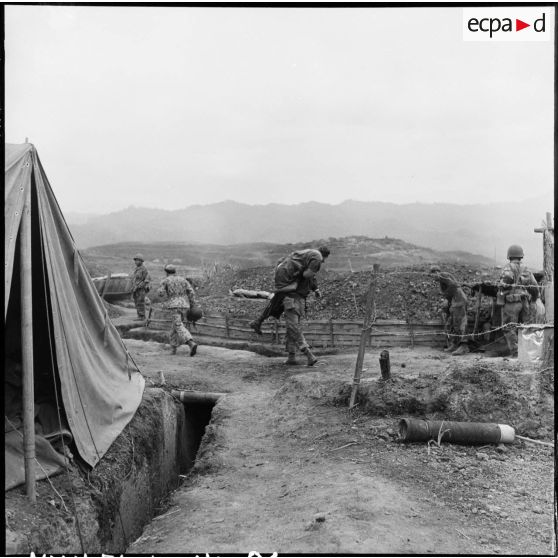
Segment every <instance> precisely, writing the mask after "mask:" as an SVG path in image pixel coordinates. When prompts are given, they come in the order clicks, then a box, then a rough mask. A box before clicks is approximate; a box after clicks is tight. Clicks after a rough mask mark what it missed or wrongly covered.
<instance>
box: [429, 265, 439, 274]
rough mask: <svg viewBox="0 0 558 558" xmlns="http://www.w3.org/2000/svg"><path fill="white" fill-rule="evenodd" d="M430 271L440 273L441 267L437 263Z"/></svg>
mask: <svg viewBox="0 0 558 558" xmlns="http://www.w3.org/2000/svg"><path fill="white" fill-rule="evenodd" d="M430 273H440V268H439V267H438V266H437V265H433V266H432V267H431V268H430Z"/></svg>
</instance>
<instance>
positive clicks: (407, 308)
mask: <svg viewBox="0 0 558 558" xmlns="http://www.w3.org/2000/svg"><path fill="white" fill-rule="evenodd" d="M405 314H406V315H407V325H408V326H409V337H410V338H411V349H414V348H415V332H414V330H413V324H412V322H411V315H410V314H409V307H408V306H407V301H406V300H405Z"/></svg>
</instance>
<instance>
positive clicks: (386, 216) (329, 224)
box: [68, 193, 553, 267]
mask: <svg viewBox="0 0 558 558" xmlns="http://www.w3.org/2000/svg"><path fill="white" fill-rule="evenodd" d="M552 206H553V196H552V194H551V193H549V194H548V195H546V196H540V197H537V198H533V199H531V200H527V201H523V202H513V201H505V202H502V203H492V204H486V205H481V204H475V205H453V204H421V203H413V204H406V205H397V204H392V203H380V202H357V201H346V202H343V203H341V204H338V205H328V204H322V203H316V202H309V203H303V204H298V205H281V204H269V205H246V204H241V203H236V202H232V201H227V202H221V203H216V204H211V205H205V206H199V205H198V206H191V207H188V208H186V209H177V210H175V211H166V210H161V209H145V208H134V207H130V208H128V209H125V210H122V211H118V212H116V213H111V214H109V215H103V216H97V217H88V218H87V219H86V222H83V221H84V217H83V216H79V217H76V220H79V221H80V223H78V222H75V223H72V221H71V214H69V218H68V220H69V222H70V228H71V230H72V234H73V235H74V238H75V239H76V242H77V244H78V247H79V248H81V249H83V248H88V247H91V246H99V245H103V244H114V243H122V242H131V241H137V242H143V243H149V244H151V243H153V242H154V241H155V240H157V241H169V242H187V243H198V242H199V243H204V244H219V245H228V246H230V245H234V244H247V243H250V244H253V243H254V241H258V242H266V243H276V244H287V243H297V242H304V241H310V240H311V239H316V238H326V239H327V238H330V237H336V238H338V237H346V236H366V237H373V238H383V237H386V236H387V237H389V238H399V239H402V240H403V241H406V242H412V243H413V244H417V245H420V246H428V247H430V248H433V249H435V250H441V251H464V252H468V253H473V254H481V255H482V256H485V257H487V258H491V259H492V261H497V262H498V263H502V262H503V261H505V254H506V249H507V247H508V246H509V245H510V244H522V245H523V247H524V249H525V252H526V263H527V264H528V265H531V266H534V267H540V266H541V265H542V240H541V238H540V235H536V234H535V233H534V232H533V229H534V228H535V227H538V226H540V224H541V221H542V220H543V219H544V217H545V213H546V211H550V210H551V209H552Z"/></svg>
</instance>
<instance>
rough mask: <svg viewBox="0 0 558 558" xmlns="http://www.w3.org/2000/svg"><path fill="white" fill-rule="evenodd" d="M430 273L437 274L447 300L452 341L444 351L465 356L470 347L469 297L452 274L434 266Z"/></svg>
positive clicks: (441, 289) (441, 290)
mask: <svg viewBox="0 0 558 558" xmlns="http://www.w3.org/2000/svg"><path fill="white" fill-rule="evenodd" d="M430 273H435V274H436V276H437V277H438V281H439V283H440V292H441V293H442V295H443V296H444V297H445V298H446V300H447V306H446V308H447V310H446V312H445V313H446V315H447V317H448V319H447V321H449V324H450V334H451V340H450V343H449V346H448V347H447V348H446V349H444V350H445V351H448V352H451V354H452V355H455V356H457V355H463V354H466V353H468V352H469V346H468V345H467V341H466V339H465V333H466V331H467V295H466V294H465V293H464V291H463V289H462V288H461V287H460V286H459V284H458V283H457V281H456V279H455V277H453V275H452V274H451V273H447V272H445V271H440V268H439V267H437V266H434V267H432V268H431V269H430Z"/></svg>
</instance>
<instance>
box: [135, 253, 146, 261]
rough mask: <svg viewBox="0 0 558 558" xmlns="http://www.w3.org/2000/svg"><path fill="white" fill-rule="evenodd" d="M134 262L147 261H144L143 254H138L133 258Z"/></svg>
mask: <svg viewBox="0 0 558 558" xmlns="http://www.w3.org/2000/svg"><path fill="white" fill-rule="evenodd" d="M132 259H133V260H139V261H140V262H144V261H145V260H144V259H143V255H142V254H136V255H135V256H134V257H133V258H132Z"/></svg>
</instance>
